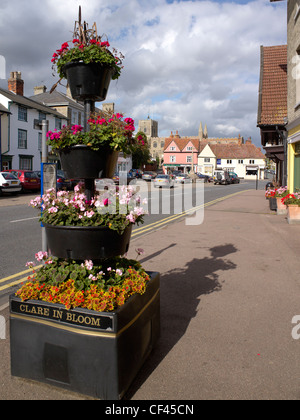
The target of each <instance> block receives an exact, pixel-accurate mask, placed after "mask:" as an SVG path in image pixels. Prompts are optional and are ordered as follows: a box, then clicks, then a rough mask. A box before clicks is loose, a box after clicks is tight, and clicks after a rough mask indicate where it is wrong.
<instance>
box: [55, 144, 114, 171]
mask: <svg viewBox="0 0 300 420" xmlns="http://www.w3.org/2000/svg"><path fill="white" fill-rule="evenodd" d="M59 156H60V161H61V166H62V169H63V170H64V171H65V172H66V174H67V176H68V178H71V179H96V178H112V176H113V174H114V172H115V168H116V165H117V162H118V156H119V152H113V151H111V150H110V149H108V148H104V147H103V148H101V149H99V150H92V149H91V148H89V147H88V146H85V145H78V146H73V147H68V148H67V149H63V150H60V151H59Z"/></svg>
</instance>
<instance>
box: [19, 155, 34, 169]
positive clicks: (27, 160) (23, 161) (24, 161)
mask: <svg viewBox="0 0 300 420" xmlns="http://www.w3.org/2000/svg"><path fill="white" fill-rule="evenodd" d="M19 167H20V169H23V170H24V169H25V170H27V171H31V170H32V157H26V156H20V163H19Z"/></svg>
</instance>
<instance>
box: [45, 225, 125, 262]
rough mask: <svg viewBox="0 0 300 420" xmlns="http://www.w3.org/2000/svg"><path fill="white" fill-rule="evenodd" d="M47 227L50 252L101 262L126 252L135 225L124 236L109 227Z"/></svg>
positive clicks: (61, 256)
mask: <svg viewBox="0 0 300 420" xmlns="http://www.w3.org/2000/svg"><path fill="white" fill-rule="evenodd" d="M44 226H45V230H46V235H47V243H48V248H49V252H50V254H51V255H53V256H54V257H58V258H64V259H73V260H93V261H97V260H100V259H103V258H112V257H117V256H119V255H124V254H126V252H127V251H128V249H129V243H130V237H131V231H132V225H129V226H128V227H127V228H126V229H125V231H124V233H123V234H122V235H120V234H119V233H117V232H116V231H114V230H112V229H109V228H108V227H105V226H53V225H44Z"/></svg>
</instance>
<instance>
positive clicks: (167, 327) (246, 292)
mask: <svg viewBox="0 0 300 420" xmlns="http://www.w3.org/2000/svg"><path fill="white" fill-rule="evenodd" d="M135 248H143V249H144V250H145V254H144V255H143V256H142V259H141V262H142V263H143V266H144V267H145V268H146V269H147V270H151V271H158V272H160V274H161V338H160V340H159V342H158V344H157V346H156V348H155V350H154V351H153V352H152V354H151V355H150V357H149V358H148V359H147V361H146V363H145V365H144V366H143V367H142V369H141V370H140V372H139V374H138V376H137V377H136V379H135V381H134V383H133V384H132V386H131V388H130V389H129V390H128V392H127V394H126V396H125V399H126V400H131V401H135V400H144V401H145V400H177V401H183V400H298V399H299V398H300V357H299V355H300V340H297V339H296V338H298V334H297V332H298V331H299V333H300V328H299V329H297V326H296V324H293V323H292V320H293V318H294V317H295V316H296V315H300V265H299V255H300V225H289V224H288V223H287V220H286V216H284V215H276V213H275V212H272V211H270V210H269V205H268V201H267V200H266V199H265V197H264V191H262V190H248V191H245V192H243V193H240V194H237V195H234V196H231V197H230V198H227V199H225V200H223V201H219V202H217V203H215V204H213V205H211V206H208V207H206V208H205V213H204V222H203V223H202V224H200V225H196V226H188V225H186V223H185V220H183V221H180V222H176V223H173V224H171V225H168V226H166V227H164V228H162V229H161V230H159V231H156V232H153V233H149V234H148V235H146V236H144V237H140V238H137V239H133V240H132V242H131V248H130V252H129V257H133V258H135V257H136V253H135ZM0 315H2V316H4V317H5V320H6V323H7V326H6V339H5V340H0V400H6V399H10V400H19V399H22V400H76V399H88V398H87V397H85V396H83V395H78V394H75V393H70V392H68V391H64V390H61V389H58V388H56V387H52V386H48V385H44V384H40V383H36V382H32V381H27V380H24V379H19V378H14V377H11V374H10V343H9V328H8V323H9V313H8V309H7V308H6V309H4V310H2V311H1V313H0ZM299 320H300V318H299ZM298 323H300V321H298ZM293 329H294V334H293V335H294V338H293V336H292V330H293Z"/></svg>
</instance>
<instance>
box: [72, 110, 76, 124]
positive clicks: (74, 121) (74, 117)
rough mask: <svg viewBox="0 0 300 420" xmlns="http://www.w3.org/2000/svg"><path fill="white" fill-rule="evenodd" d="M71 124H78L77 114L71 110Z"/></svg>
mask: <svg viewBox="0 0 300 420" xmlns="http://www.w3.org/2000/svg"><path fill="white" fill-rule="evenodd" d="M71 121H72V124H77V122H78V114H77V112H76V111H73V110H72V120H71Z"/></svg>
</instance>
